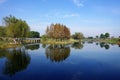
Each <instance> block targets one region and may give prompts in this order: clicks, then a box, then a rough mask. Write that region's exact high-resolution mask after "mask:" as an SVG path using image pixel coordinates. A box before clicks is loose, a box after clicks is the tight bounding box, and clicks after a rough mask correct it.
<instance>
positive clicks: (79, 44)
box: [71, 42, 83, 49]
mask: <svg viewBox="0 0 120 80" xmlns="http://www.w3.org/2000/svg"><path fill="white" fill-rule="evenodd" d="M71 47H72V48H74V49H82V48H83V44H82V43H81V42H75V43H73V44H72V46H71Z"/></svg>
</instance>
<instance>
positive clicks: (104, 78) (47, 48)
mask: <svg viewBox="0 0 120 80" xmlns="http://www.w3.org/2000/svg"><path fill="white" fill-rule="evenodd" d="M0 80H120V46H119V45H111V44H105V43H101V44H100V43H92V42H89V43H88V42H86V43H74V44H71V45H44V44H32V45H25V46H22V47H19V48H15V49H12V48H11V49H7V50H1V49H0Z"/></svg>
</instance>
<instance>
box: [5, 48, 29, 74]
mask: <svg viewBox="0 0 120 80" xmlns="http://www.w3.org/2000/svg"><path fill="white" fill-rule="evenodd" d="M6 58H7V60H6V62H5V67H4V69H3V73H4V74H6V75H9V76H12V75H14V74H15V73H16V72H19V71H22V70H24V69H26V68H27V66H28V64H29V63H30V56H29V55H28V53H27V51H26V50H25V49H22V48H18V49H13V50H11V51H8V53H7V54H6Z"/></svg>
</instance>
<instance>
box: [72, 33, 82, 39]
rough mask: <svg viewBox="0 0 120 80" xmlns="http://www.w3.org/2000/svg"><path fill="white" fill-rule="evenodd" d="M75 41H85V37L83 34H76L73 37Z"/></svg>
mask: <svg viewBox="0 0 120 80" xmlns="http://www.w3.org/2000/svg"><path fill="white" fill-rule="evenodd" d="M72 38H73V39H83V38H84V35H83V33H81V32H76V33H75V34H74V35H72Z"/></svg>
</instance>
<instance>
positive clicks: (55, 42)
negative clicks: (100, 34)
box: [41, 39, 79, 44]
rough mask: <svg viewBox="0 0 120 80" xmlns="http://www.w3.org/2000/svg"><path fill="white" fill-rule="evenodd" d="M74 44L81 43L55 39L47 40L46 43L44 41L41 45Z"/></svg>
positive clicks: (72, 40)
mask: <svg viewBox="0 0 120 80" xmlns="http://www.w3.org/2000/svg"><path fill="white" fill-rule="evenodd" d="M74 42H79V40H74V39H70V40H64V41H56V40H54V39H46V40H45V41H44V40H42V41H41V43H43V44H71V43H74Z"/></svg>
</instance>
